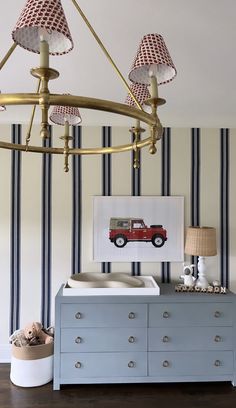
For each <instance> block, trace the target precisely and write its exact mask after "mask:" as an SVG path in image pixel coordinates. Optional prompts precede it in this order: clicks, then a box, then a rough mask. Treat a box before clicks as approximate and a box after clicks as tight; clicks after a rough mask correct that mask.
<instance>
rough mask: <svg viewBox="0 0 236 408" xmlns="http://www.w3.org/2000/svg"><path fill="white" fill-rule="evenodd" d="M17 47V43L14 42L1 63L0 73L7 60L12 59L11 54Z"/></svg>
mask: <svg viewBox="0 0 236 408" xmlns="http://www.w3.org/2000/svg"><path fill="white" fill-rule="evenodd" d="M16 47H17V43H15V42H14V43H13V44H12V46H11V47H10V48H9V50H8V51H7V53H6V55H5V57H3V59H2V61H1V62H0V71H1V69H2V68H3V67H4V65H5V64H6V62H7V60H8V59H9V58H10V56H11V54H12V53H13V51H14V50H15V48H16Z"/></svg>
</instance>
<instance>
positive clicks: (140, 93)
mask: <svg viewBox="0 0 236 408" xmlns="http://www.w3.org/2000/svg"><path fill="white" fill-rule="evenodd" d="M130 89H131V91H132V92H133V94H134V96H135V97H136V99H137V100H138V102H139V103H140V105H143V104H144V102H145V101H146V100H147V99H149V98H151V95H150V92H149V90H148V87H147V85H144V84H132V85H131V86H130ZM125 103H126V104H127V105H129V106H134V107H135V108H136V107H137V105H136V103H135V101H134V100H133V98H132V96H131V95H130V94H128V95H127V98H126V100H125Z"/></svg>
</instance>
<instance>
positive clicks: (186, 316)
mask: <svg viewBox="0 0 236 408" xmlns="http://www.w3.org/2000/svg"><path fill="white" fill-rule="evenodd" d="M232 311H233V307H232V303H191V304H189V303H168V304H164V303H160V304H157V303H156V304H151V305H149V327H159V326H160V327H174V326H175V327H176V326H177V327H178V326H179V327H180V326H197V325H198V326H231V325H232V324H233V313H232Z"/></svg>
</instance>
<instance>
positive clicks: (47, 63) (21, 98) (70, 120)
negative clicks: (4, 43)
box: [0, 0, 176, 171]
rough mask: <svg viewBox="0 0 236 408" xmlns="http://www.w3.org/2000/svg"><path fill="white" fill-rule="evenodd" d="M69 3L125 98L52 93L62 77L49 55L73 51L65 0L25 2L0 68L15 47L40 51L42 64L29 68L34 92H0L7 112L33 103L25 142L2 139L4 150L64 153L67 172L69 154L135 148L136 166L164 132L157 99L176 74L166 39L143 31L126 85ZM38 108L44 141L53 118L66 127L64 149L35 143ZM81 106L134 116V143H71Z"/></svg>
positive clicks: (152, 150) (1, 104)
mask: <svg viewBox="0 0 236 408" xmlns="http://www.w3.org/2000/svg"><path fill="white" fill-rule="evenodd" d="M71 3H72V5H73V6H74V8H75V10H76V11H77V12H78V13H79V14H80V16H81V17H82V19H83V20H84V22H85V24H86V25H87V27H88V29H89V31H90V32H91V34H92V35H93V37H94V39H95V40H96V42H97V43H98V45H99V46H100V48H101V49H102V51H103V52H104V54H105V55H106V57H107V59H108V60H109V62H110V63H111V65H112V67H113V68H114V70H115V72H116V73H117V75H118V77H119V78H120V80H121V81H122V82H123V84H124V86H125V87H126V89H127V91H128V96H127V98H126V101H125V103H121V102H114V101H110V100H102V99H97V98H93V97H84V96H77V95H70V94H54V93H50V91H49V81H50V80H53V79H56V78H57V77H58V76H59V72H58V71H56V70H55V69H53V68H52V67H51V59H50V56H51V55H52V56H53V55H63V54H66V53H68V52H69V51H71V50H72V49H73V46H74V44H73V40H72V37H71V33H70V30H69V27H68V23H67V19H66V16H65V13H64V10H63V7H62V3H61V0H27V1H26V4H25V7H24V9H23V10H22V12H21V14H20V17H19V19H18V21H17V23H16V26H15V28H14V29H13V31H12V39H13V41H14V42H13V45H12V46H11V48H10V49H9V51H8V52H7V54H6V55H5V57H4V58H3V59H2V61H1V62H0V70H1V69H2V68H3V66H4V65H5V63H6V62H7V61H8V59H9V57H10V56H11V54H12V53H13V51H14V50H15V48H16V46H20V47H22V48H24V49H26V50H28V51H30V52H34V53H38V54H40V58H39V66H38V67H37V68H32V69H31V75H32V76H33V77H35V78H37V79H38V86H37V90H36V92H35V93H14V94H5V93H0V110H4V109H5V106H7V105H32V114H31V119H30V121H29V129H28V132H27V134H26V138H25V143H24V144H18V145H17V144H13V143H7V142H4V141H0V148H5V149H12V150H20V151H27V152H36V153H45V152H46V153H51V154H63V155H64V162H65V163H64V169H65V171H68V170H69V165H68V158H69V156H70V155H73V154H103V153H117V152H126V151H134V152H135V160H134V167H138V166H139V163H138V153H139V150H140V149H141V148H143V147H145V146H149V152H150V153H151V154H154V153H155V152H156V143H157V141H158V140H159V139H160V138H161V136H162V125H161V123H160V120H159V118H158V115H157V108H158V106H160V105H162V104H164V103H165V100H164V99H161V98H159V95H158V85H161V84H165V83H168V82H170V81H171V80H172V79H173V78H174V77H175V75H176V68H175V66H174V64H173V61H172V59H171V56H170V54H169V52H168V49H167V47H166V45H165V42H164V39H163V37H162V36H161V35H160V34H156V33H154V34H147V35H144V37H143V39H142V41H141V44H140V46H139V48H138V51H137V54H136V57H135V59H134V61H133V64H132V67H131V70H130V73H129V75H128V77H129V80H130V81H131V84H128V82H127V81H126V79H125V78H124V76H123V75H122V73H121V72H120V70H119V68H118V67H117V65H116V64H115V62H114V60H113V59H112V57H111V55H110V54H109V53H108V51H107V49H106V48H105V46H104V44H103V43H102V41H101V40H100V38H99V37H98V35H97V33H96V32H95V30H94V28H93V27H92V26H91V24H90V22H89V21H88V19H87V17H86V16H85V15H84V13H83V11H82V10H81V8H80V6H79V4H78V3H77V1H76V0H71ZM68 70H69V67H68ZM37 106H39V107H40V109H41V131H40V135H41V137H42V138H43V139H44V138H48V137H50V136H49V130H48V127H49V124H50V122H49V120H51V121H52V122H53V123H55V124H58V125H64V127H65V129H64V135H63V136H62V137H61V139H62V140H63V142H64V147H62V148H55V147H43V146H40V145H39V146H33V145H31V143H30V136H31V129H32V125H33V120H34V114H35V108H36V107H37ZM144 107H148V109H149V111H148V112H147V111H145V110H144ZM50 109H51V110H52V111H51V113H50V112H49V110H50ZM79 109H81V110H82V109H94V110H98V111H105V112H109V113H113V114H119V115H123V116H128V117H130V118H131V119H134V120H135V122H134V125H133V126H132V127H131V129H130V131H131V132H132V133H133V134H134V136H135V137H134V142H132V143H128V144H127V145H119V146H112V147H104V148H72V147H69V141H70V140H71V139H72V137H71V136H70V134H69V126H70V125H73V126H75V125H79V124H80V123H81V116H82V115H81V114H80V111H79ZM3 114H4V113H3ZM140 122H143V123H145V124H146V125H148V132H149V134H148V135H147V137H145V138H141V135H142V133H143V132H144V129H142V128H141V126H140Z"/></svg>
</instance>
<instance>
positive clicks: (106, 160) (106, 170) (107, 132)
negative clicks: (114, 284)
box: [101, 126, 112, 273]
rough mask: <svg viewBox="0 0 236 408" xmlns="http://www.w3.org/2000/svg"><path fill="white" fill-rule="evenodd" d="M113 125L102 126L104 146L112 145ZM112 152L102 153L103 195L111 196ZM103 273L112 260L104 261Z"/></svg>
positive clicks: (107, 270) (108, 270) (109, 266)
mask: <svg viewBox="0 0 236 408" xmlns="http://www.w3.org/2000/svg"><path fill="white" fill-rule="evenodd" d="M111 137H112V136H111V127H110V126H103V127H102V147H110V146H111ZM111 178H112V172H111V154H103V155H102V195H103V196H110V195H111V185H112V184H111V183H112V181H111ZM101 268H102V272H103V273H110V272H111V263H110V262H102V265H101Z"/></svg>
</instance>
